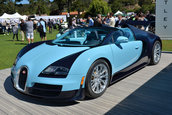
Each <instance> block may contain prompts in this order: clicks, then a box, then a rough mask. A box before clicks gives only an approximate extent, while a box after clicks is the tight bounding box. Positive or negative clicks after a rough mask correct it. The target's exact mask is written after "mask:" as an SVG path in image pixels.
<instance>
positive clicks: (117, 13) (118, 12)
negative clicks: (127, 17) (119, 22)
mask: <svg viewBox="0 0 172 115" xmlns="http://www.w3.org/2000/svg"><path fill="white" fill-rule="evenodd" d="M119 14H120V15H123V13H122V12H121V11H119V10H118V11H117V12H116V13H115V15H119Z"/></svg>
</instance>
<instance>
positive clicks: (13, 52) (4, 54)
mask: <svg viewBox="0 0 172 115" xmlns="http://www.w3.org/2000/svg"><path fill="white" fill-rule="evenodd" d="M57 33H58V31H57V30H53V33H52V34H49V32H47V39H48V40H51V39H55V37H56V34H57ZM18 36H19V40H21V35H20V34H18ZM12 37H13V34H12V33H11V34H10V35H3V34H0V69H5V68H9V67H12V65H13V63H14V60H15V58H16V56H17V54H18V52H19V51H20V50H21V49H22V48H23V47H24V46H26V45H27V44H28V42H27V41H26V39H25V41H24V42H22V41H16V38H15V41H13V40H12ZM38 41H41V38H40V37H39V33H36V34H34V42H38Z"/></svg>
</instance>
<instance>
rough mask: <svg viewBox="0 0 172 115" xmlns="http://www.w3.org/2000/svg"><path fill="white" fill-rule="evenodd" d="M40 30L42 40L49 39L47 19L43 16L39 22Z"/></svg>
mask: <svg viewBox="0 0 172 115" xmlns="http://www.w3.org/2000/svg"><path fill="white" fill-rule="evenodd" d="M38 30H39V33H40V37H41V41H43V40H47V37H46V23H45V21H44V20H43V19H42V18H41V19H40V21H39V23H38Z"/></svg>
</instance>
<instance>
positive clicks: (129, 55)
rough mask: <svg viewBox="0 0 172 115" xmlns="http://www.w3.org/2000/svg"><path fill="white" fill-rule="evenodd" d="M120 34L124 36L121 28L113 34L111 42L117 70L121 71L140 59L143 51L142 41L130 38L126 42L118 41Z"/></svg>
mask: <svg viewBox="0 0 172 115" xmlns="http://www.w3.org/2000/svg"><path fill="white" fill-rule="evenodd" d="M119 36H124V34H123V33H122V32H120V30H118V31H116V32H114V33H113V34H112V36H111V37H112V39H113V40H112V41H113V42H114V43H112V44H111V48H112V53H113V61H114V68H115V72H117V71H120V70H122V69H124V68H126V67H128V66H129V65H131V64H133V63H134V62H136V61H137V60H138V58H139V57H140V55H141V52H142V41H136V40H135V39H134V40H130V39H129V41H128V42H126V43H120V44H117V43H116V39H117V38H118V37H119ZM125 37H126V36H125Z"/></svg>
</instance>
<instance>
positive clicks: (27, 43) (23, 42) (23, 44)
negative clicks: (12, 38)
mask: <svg viewBox="0 0 172 115" xmlns="http://www.w3.org/2000/svg"><path fill="white" fill-rule="evenodd" d="M15 45H28V43H24V42H23V43H15Z"/></svg>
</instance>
